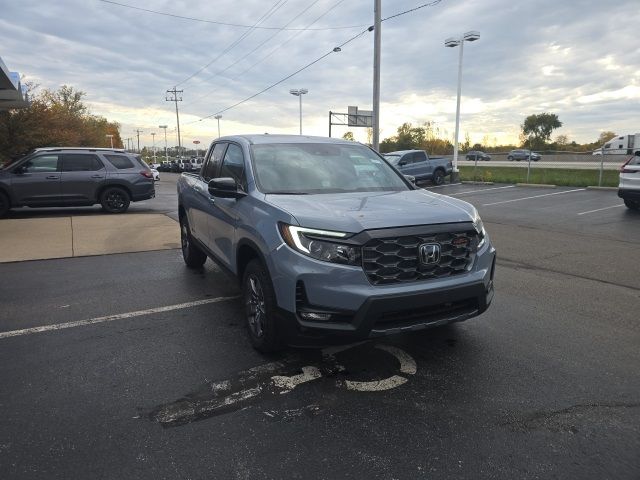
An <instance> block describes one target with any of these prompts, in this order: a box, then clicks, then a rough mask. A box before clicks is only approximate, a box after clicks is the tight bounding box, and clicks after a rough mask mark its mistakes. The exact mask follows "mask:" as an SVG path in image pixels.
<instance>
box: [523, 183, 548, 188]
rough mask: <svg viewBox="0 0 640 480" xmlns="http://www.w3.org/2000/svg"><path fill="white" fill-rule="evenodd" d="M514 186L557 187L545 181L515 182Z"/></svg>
mask: <svg viewBox="0 0 640 480" xmlns="http://www.w3.org/2000/svg"><path fill="white" fill-rule="evenodd" d="M516 187H533V188H557V185H549V184H546V183H516Z"/></svg>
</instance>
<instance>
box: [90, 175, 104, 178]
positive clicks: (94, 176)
mask: <svg viewBox="0 0 640 480" xmlns="http://www.w3.org/2000/svg"><path fill="white" fill-rule="evenodd" d="M91 178H104V176H103V175H91Z"/></svg>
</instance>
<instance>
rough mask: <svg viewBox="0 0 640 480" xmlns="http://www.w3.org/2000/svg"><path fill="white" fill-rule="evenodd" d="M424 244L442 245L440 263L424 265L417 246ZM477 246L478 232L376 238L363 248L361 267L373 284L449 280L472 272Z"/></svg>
mask: <svg viewBox="0 0 640 480" xmlns="http://www.w3.org/2000/svg"><path fill="white" fill-rule="evenodd" d="M423 243H437V244H439V245H440V260H439V261H438V262H437V263H432V264H426V265H425V264H423V263H421V261H420V258H419V253H418V247H419V246H420V245H422V244H423ZM477 245H478V234H477V233H476V231H475V230H471V231H459V232H444V233H442V232H439V233H425V234H420V235H410V236H401V237H388V238H374V239H372V240H369V241H368V242H367V243H366V244H365V245H364V246H363V247H362V266H363V268H364V271H365V273H366V275H367V278H368V279H369V281H370V282H371V283H372V284H374V285H387V284H392V283H404V282H416V281H420V280H430V279H433V278H443V277H450V276H453V275H460V274H463V273H465V272H467V271H469V269H470V268H471V266H472V265H473V260H474V258H475V252H476V250H477Z"/></svg>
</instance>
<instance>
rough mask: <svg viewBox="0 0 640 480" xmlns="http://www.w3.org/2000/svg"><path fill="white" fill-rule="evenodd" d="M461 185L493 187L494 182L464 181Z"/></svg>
mask: <svg viewBox="0 0 640 480" xmlns="http://www.w3.org/2000/svg"><path fill="white" fill-rule="evenodd" d="M461 183H464V184H469V185H493V182H474V181H472V180H463V181H462V182H461Z"/></svg>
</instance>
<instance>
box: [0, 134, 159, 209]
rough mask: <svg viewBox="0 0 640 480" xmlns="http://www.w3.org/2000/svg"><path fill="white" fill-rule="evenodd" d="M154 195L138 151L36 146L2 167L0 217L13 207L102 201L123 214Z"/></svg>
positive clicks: (53, 205) (151, 183)
mask: <svg viewBox="0 0 640 480" xmlns="http://www.w3.org/2000/svg"><path fill="white" fill-rule="evenodd" d="M154 196H155V189H154V185H153V174H152V173H151V170H150V169H149V167H148V165H146V164H145V163H144V162H143V161H142V159H141V158H140V157H139V156H138V155H134V154H131V153H128V152H126V151H124V150H119V149H106V148H65V147H56V148H38V149H36V150H34V151H33V152H31V153H30V154H28V155H26V156H25V157H22V158H20V159H19V160H16V161H14V162H12V163H9V164H8V165H5V166H4V167H3V168H2V169H0V217H2V216H5V215H6V214H7V213H8V211H9V209H11V208H15V207H70V206H89V205H94V204H96V203H99V204H101V205H102V208H103V209H104V210H105V211H107V212H110V213H122V212H125V211H126V210H127V209H128V208H129V203H130V202H137V201H140V200H147V199H149V198H153V197H154Z"/></svg>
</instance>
